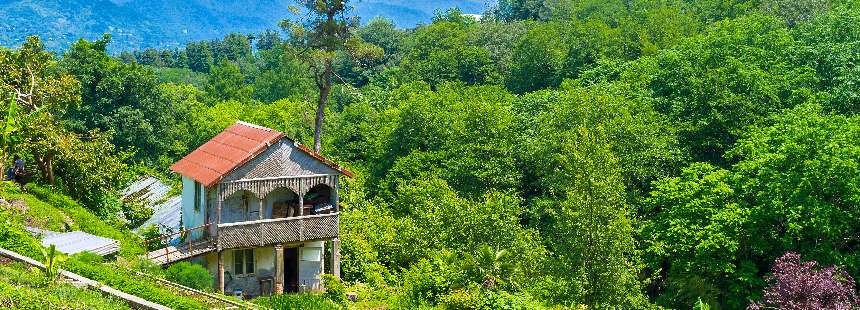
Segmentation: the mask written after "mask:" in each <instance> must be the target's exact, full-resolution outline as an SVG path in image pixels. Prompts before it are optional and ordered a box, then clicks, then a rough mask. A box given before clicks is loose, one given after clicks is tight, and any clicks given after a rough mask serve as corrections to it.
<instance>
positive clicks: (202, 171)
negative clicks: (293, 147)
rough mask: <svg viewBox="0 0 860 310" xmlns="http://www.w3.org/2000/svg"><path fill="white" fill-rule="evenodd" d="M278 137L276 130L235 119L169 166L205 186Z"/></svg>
mask: <svg viewBox="0 0 860 310" xmlns="http://www.w3.org/2000/svg"><path fill="white" fill-rule="evenodd" d="M281 137H283V134H282V133H280V132H278V131H277V130H273V129H269V128H265V127H260V126H256V125H253V124H248V123H245V122H236V123H235V124H233V125H231V126H230V127H227V129H225V130H224V131H222V132H221V133H219V134H218V135H216V136H215V137H214V138H212V140H209V142H206V143H204V144H203V145H202V146H200V147H199V148H197V149H196V150H194V151H193V152H191V153H190V154H188V155H187V156H185V157H183V158H182V159H180V160H179V161H178V162H176V163H175V164H173V166H172V167H170V169H171V170H173V171H174V172H176V173H179V174H181V175H184V176H187V177H189V178H191V179H194V180H195V181H197V182H200V184H203V185H204V186H206V187H209V186H212V185H215V183H217V182H218V181H219V180H221V178H222V177H224V176H225V175H227V173H230V171H233V169H236V168H238V167H239V166H241V165H242V164H244V163H246V162H248V161H249V160H251V159H252V158H254V157H255V156H256V155H257V154H260V153H261V152H262V151H263V150H265V149H266V148H267V147H268V146H269V145H271V144H272V143H274V142H275V141H277V140H278V139H280V138H281Z"/></svg>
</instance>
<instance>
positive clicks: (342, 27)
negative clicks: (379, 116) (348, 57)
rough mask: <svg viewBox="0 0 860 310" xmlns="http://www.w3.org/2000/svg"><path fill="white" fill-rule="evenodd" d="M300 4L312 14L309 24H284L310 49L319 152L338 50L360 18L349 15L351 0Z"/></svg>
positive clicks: (307, 58)
mask: <svg viewBox="0 0 860 310" xmlns="http://www.w3.org/2000/svg"><path fill="white" fill-rule="evenodd" d="M299 3H300V4H301V5H302V6H304V7H305V9H307V10H308V11H309V12H310V15H311V16H312V17H311V18H310V19H309V20H307V21H306V22H305V24H298V23H293V22H290V21H289V20H284V21H282V22H281V27H282V28H283V29H284V30H286V31H287V32H289V33H290V34H291V36H292V37H293V38H292V40H293V41H295V42H298V44H299V45H300V46H301V48H304V49H305V50H306V52H307V54H306V55H303V57H305V61H306V62H307V64H308V67H309V68H310V69H311V72H312V73H313V77H314V82H315V84H316V86H317V89H318V90H319V96H318V97H317V106H316V118H315V122H314V151H315V152H317V153H319V152H320V151H321V149H322V130H323V122H324V120H325V109H326V104H327V103H328V97H329V94H330V93H331V89H332V83H333V80H334V78H335V77H334V65H333V62H334V57H335V55H336V53H337V51H342V50H344V49H345V47H346V43H347V40H348V39H349V38H350V37H351V35H352V31H351V29H353V28H355V26H356V23H357V20H351V19H348V18H347V17H346V13H347V12H348V9H349V1H348V0H323V1H316V0H302V1H299Z"/></svg>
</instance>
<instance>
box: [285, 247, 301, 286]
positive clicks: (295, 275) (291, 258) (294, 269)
mask: <svg viewBox="0 0 860 310" xmlns="http://www.w3.org/2000/svg"><path fill="white" fill-rule="evenodd" d="M284 290H285V291H287V292H288V293H297V292H298V291H299V248H286V249H284Z"/></svg>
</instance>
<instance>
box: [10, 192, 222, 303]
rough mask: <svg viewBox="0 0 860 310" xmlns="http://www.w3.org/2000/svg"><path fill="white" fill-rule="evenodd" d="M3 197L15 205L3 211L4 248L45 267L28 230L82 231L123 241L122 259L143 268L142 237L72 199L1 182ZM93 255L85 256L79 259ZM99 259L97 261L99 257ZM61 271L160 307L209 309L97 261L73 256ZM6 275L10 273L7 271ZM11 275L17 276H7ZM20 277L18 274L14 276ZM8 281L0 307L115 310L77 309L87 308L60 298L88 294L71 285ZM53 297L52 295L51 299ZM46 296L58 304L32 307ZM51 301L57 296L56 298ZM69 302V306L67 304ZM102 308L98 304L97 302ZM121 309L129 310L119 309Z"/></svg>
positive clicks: (38, 244) (36, 244) (121, 246)
mask: <svg viewBox="0 0 860 310" xmlns="http://www.w3.org/2000/svg"><path fill="white" fill-rule="evenodd" d="M0 198H3V199H5V200H6V201H7V202H12V204H11V206H7V205H3V206H0V247H3V248H5V249H8V250H11V251H15V252H18V253H20V254H22V255H25V256H28V257H31V258H34V259H36V260H38V261H43V262H44V257H43V254H42V250H43V248H42V247H41V243H40V242H39V240H37V239H36V238H34V237H33V236H31V235H30V234H29V233H27V232H26V231H25V230H24V226H25V225H27V226H34V227H38V228H42V229H48V230H52V231H58V232H64V231H72V230H81V231H84V232H87V233H91V234H94V235H98V236H103V237H107V238H112V239H116V240H119V241H120V256H122V257H123V258H124V259H123V261H125V262H133V263H131V264H132V265H134V264H137V265H140V264H139V255H140V254H143V253H145V251H144V249H143V247H142V245H141V238H140V237H138V236H137V235H135V234H133V233H132V232H131V231H129V230H128V229H127V228H125V227H124V226H123V225H122V224H121V223H111V222H105V221H104V220H102V219H101V218H99V217H98V216H96V215H95V214H93V213H91V212H90V211H89V210H87V209H86V208H84V207H83V206H81V205H80V204H79V203H77V202H76V201H74V200H72V199H71V198H69V197H68V196H65V195H62V194H59V193H55V192H54V191H52V190H50V189H48V188H44V187H40V186H38V185H35V184H28V185H27V186H26V188H25V189H24V190H20V189H18V188H17V187H16V186H14V185H10V183H9V182H0ZM93 256H95V255H94V254H84V255H82V256H81V257H90V258H92V257H93ZM96 257H97V256H96ZM60 267H61V268H63V269H67V270H69V271H72V272H75V273H78V274H80V275H82V276H84V277H88V278H90V279H93V280H96V281H98V282H100V283H103V284H106V285H108V286H111V287H113V288H115V289H118V290H120V291H123V292H125V293H128V294H132V295H135V296H138V297H141V298H144V299H146V300H149V301H152V302H156V303H159V304H162V305H165V306H168V307H171V308H174V309H207V308H208V307H207V306H206V303H205V302H204V301H200V300H196V299H195V298H193V297H189V296H183V295H182V294H181V292H177V291H174V290H171V289H170V288H166V287H163V286H162V285H161V284H160V283H157V282H154V281H152V280H149V279H146V278H144V277H140V276H137V275H135V274H133V273H132V272H130V271H128V270H126V269H124V268H119V267H118V266H116V265H112V264H105V263H102V262H101V261H100V258H99V260H95V259H80V258H79V257H77V256H75V257H69V258H68V259H67V260H66V262H65V263H63V264H62V265H61V266H60ZM7 271H8V270H7ZM7 274H10V275H12V274H15V273H13V272H11V271H8V272H7ZM16 275H20V274H16ZM18 286H20V285H16V284H14V283H12V282H10V281H3V280H2V279H0V308H5V307H8V308H13V309H17V308H22V307H23V308H25V309H26V307H29V306H28V305H29V304H32V305H34V307H36V309H63V308H70V307H71V308H75V309H78V308H82V309H115V308H114V307H112V306H110V305H111V304H110V303H107V304H105V306H104V307H101V306H93V307H89V306H83V307H81V306H79V305H88V304H86V303H80V304H79V303H75V299H74V298H71V297H70V298H71V299H69V298H67V299H65V300H64V299H62V298H60V297H62V296H72V297H74V296H77V294H81V295H80V296H84V297H87V298H89V297H92V296H89V297H88V296H87V295H86V294H88V293H83V292H81V293H79V292H76V291H75V290H76V289H75V288H74V287H71V286H68V285H53V286H44V287H33V288H27V287H22V288H20V289H19V287H18ZM52 294H53V295H52ZM41 295H45V296H46V297H45V298H49V299H48V301H50V302H54V301H56V303H55V304H50V305H53V306H49V307H46V308H44V307H43V306H44V304H40V303H39V302H34V300H40V299H39V298H40V296H41ZM51 296H58V299H50V298H53V297H51ZM66 300H68V302H66ZM96 305H98V303H96ZM120 309H127V307H124V306H123V307H121V308H120Z"/></svg>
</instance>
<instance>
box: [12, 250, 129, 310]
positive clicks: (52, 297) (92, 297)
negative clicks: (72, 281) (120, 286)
mask: <svg viewBox="0 0 860 310" xmlns="http://www.w3.org/2000/svg"><path fill="white" fill-rule="evenodd" d="M69 306H73V307H74V308H79V309H130V308H129V307H128V305H126V304H125V302H123V301H122V300H118V299H114V298H109V297H105V296H103V295H102V294H101V293H99V292H95V291H91V290H82V289H78V288H76V287H74V286H71V285H69V284H59V283H53V282H50V281H48V280H47V278H46V277H45V275H44V274H43V273H42V272H41V271H39V270H38V269H30V268H27V267H26V266H25V265H24V264H22V263H12V262H0V307H3V308H6V307H8V308H11V309H63V308H65V307H69Z"/></svg>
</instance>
